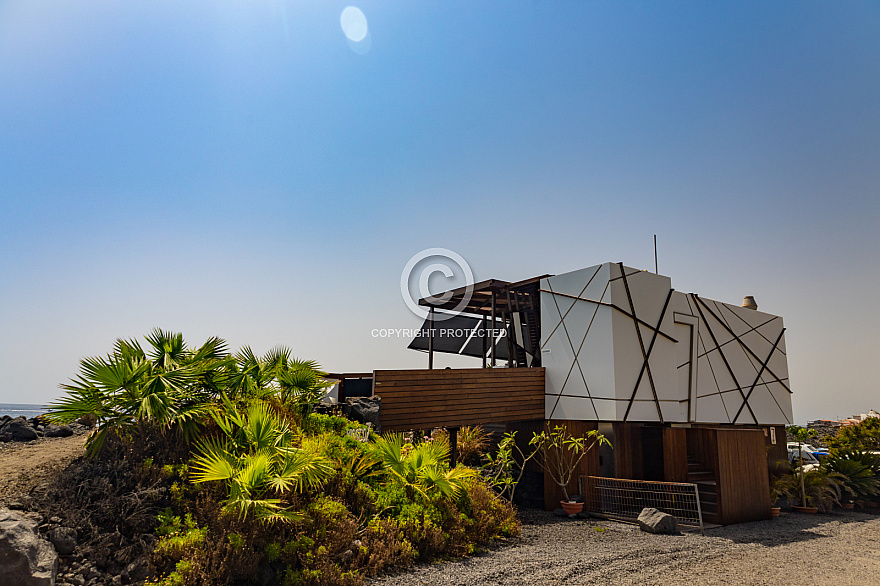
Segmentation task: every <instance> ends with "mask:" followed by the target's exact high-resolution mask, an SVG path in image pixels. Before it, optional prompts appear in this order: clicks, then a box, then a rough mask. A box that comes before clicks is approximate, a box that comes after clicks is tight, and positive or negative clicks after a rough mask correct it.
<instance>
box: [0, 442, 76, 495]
mask: <svg viewBox="0 0 880 586" xmlns="http://www.w3.org/2000/svg"><path fill="white" fill-rule="evenodd" d="M85 441H86V435H85V434H82V435H72V436H70V437H63V438H51V439H50V438H41V439H38V440H35V441H32V442H9V443H5V444H0V504H6V503H8V502H10V501H12V500H15V499H16V498H18V497H19V496H21V495H23V494H27V492H29V491H30V489H32V488H34V487H36V486H40V485H41V484H43V483H45V482H47V481H48V480H49V478H50V477H51V475H52V473H53V472H54V471H56V470H58V469H60V468H62V467H63V466H65V465H67V463H68V462H70V461H71V460H73V459H74V458H76V457H77V456H81V455H82V454H84V453H85V447H84V444H85Z"/></svg>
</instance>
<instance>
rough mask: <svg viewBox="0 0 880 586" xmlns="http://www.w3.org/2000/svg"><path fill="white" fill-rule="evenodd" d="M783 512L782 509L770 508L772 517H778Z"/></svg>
mask: <svg viewBox="0 0 880 586" xmlns="http://www.w3.org/2000/svg"><path fill="white" fill-rule="evenodd" d="M781 512H782V507H770V516H771V517H778V516H779V513H781Z"/></svg>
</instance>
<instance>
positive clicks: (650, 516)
mask: <svg viewBox="0 0 880 586" xmlns="http://www.w3.org/2000/svg"><path fill="white" fill-rule="evenodd" d="M639 529H641V530H642V531H647V532H648V533H678V520H677V519H676V518H675V517H673V516H672V515H670V514H668V513H664V512H663V511H658V510H657V509H654V508H650V507H646V508H644V509H642V512H641V513H639Z"/></svg>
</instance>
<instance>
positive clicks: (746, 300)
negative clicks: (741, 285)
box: [742, 295, 758, 309]
mask: <svg viewBox="0 0 880 586" xmlns="http://www.w3.org/2000/svg"><path fill="white" fill-rule="evenodd" d="M742 306H743V307H745V308H746V309H758V304H757V303H756V302H755V298H754V297H752V296H751V295H746V296H745V297H743V304H742Z"/></svg>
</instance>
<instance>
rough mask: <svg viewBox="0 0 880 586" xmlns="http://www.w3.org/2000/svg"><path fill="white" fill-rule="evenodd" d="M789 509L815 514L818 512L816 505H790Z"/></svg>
mask: <svg viewBox="0 0 880 586" xmlns="http://www.w3.org/2000/svg"><path fill="white" fill-rule="evenodd" d="M791 510H793V511H797V512H798V513H810V514H816V513H818V512H819V509H817V508H816V507H802V506H800V505H792V506H791Z"/></svg>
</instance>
